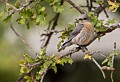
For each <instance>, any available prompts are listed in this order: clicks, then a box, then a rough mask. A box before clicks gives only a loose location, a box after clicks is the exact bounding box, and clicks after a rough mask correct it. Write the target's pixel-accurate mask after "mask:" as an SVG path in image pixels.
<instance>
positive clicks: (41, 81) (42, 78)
mask: <svg viewBox="0 0 120 82" xmlns="http://www.w3.org/2000/svg"><path fill="white" fill-rule="evenodd" d="M47 71H48V68H47V69H45V71H44V73H43V75H42V77H41V80H40V82H43V80H44V77H45V75H46V73H47Z"/></svg>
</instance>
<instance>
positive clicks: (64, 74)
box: [0, 0, 120, 82]
mask: <svg viewBox="0 0 120 82" xmlns="http://www.w3.org/2000/svg"><path fill="white" fill-rule="evenodd" d="M9 1H10V2H11V3H12V2H14V0H9ZM78 1H79V0H78ZM78 1H77V0H75V2H76V4H77V2H78ZM80 1H82V0H80ZM83 3H84V2H83ZM45 5H47V4H45ZM65 5H66V7H65V11H64V12H63V14H61V16H60V21H59V22H58V27H59V28H57V29H61V28H65V27H66V24H67V22H73V21H75V18H77V17H78V16H79V13H78V12H77V11H76V10H74V9H71V8H70V7H69V5H68V4H67V3H65ZM78 5H79V4H78ZM4 7H5V6H4V4H3V3H2V2H0V12H1V11H3V10H4ZM50 9H51V8H49V7H48V8H47V11H48V12H51V10H50ZM66 10H67V11H66ZM111 14H112V17H114V16H113V15H114V14H115V13H114V14H113V13H110V15H111ZM53 15H54V13H53V12H51V14H50V15H49V16H48V20H50V18H52V17H53ZM115 16H117V17H118V19H119V14H118V13H117V15H116V14H115ZM4 17H5V15H4ZM4 17H2V18H0V82H15V81H16V79H17V78H18V76H19V69H20V67H19V61H20V59H21V58H22V54H23V53H30V54H31V52H30V50H28V48H27V47H26V46H25V45H24V44H23V43H22V42H21V41H20V40H19V39H18V38H17V37H16V35H15V34H14V33H13V32H12V30H11V29H10V28H9V24H4V23H3V22H2V20H3V19H4ZM100 17H102V18H104V17H103V15H101V16H100ZM63 20H64V21H63ZM47 22H48V21H47ZM13 23H15V21H14V20H13ZM14 25H15V26H16V27H15V28H16V29H17V30H18V31H19V32H20V33H22V36H24V37H25V39H27V41H28V42H29V44H31V45H32V46H33V48H34V49H36V51H39V48H40V45H39V44H41V43H40V40H39V38H38V37H39V36H38V37H36V35H35V33H36V34H37V35H38V34H39V32H40V33H41V32H43V29H45V28H46V27H47V26H44V28H39V29H36V28H31V29H30V30H27V29H26V28H22V27H20V26H18V25H17V24H14ZM33 27H34V26H33ZM36 30H37V31H36ZM38 30H39V31H38ZM115 33H117V36H118V35H119V33H120V30H118V31H115ZM115 33H114V34H113V35H109V36H108V38H109V39H110V37H112V36H114V35H116V34H115ZM36 38H37V39H36ZM114 38H115V39H114ZM116 38H117V37H112V38H111V39H113V41H112V40H106V37H105V38H104V39H103V40H102V41H101V42H103V43H96V42H98V41H96V42H95V44H92V46H91V47H90V49H91V50H95V49H96V50H99V49H101V50H100V51H103V52H104V53H106V54H109V52H111V51H112V47H113V45H112V44H113V42H114V41H116V42H120V41H119V40H120V37H119V36H118V38H117V39H116ZM56 39H58V37H56V38H53V40H56ZM118 39H119V40H118ZM36 40H37V42H35V41H36ZM108 41H111V42H109V43H110V44H108ZM37 43H38V44H37ZM53 43H54V42H53ZM55 43H56V44H57V42H55ZM101 44H102V45H105V44H106V45H107V46H109V47H107V46H106V47H107V49H106V48H103V46H102V47H101ZM96 45H97V46H96ZM118 46H119V47H120V45H118ZM48 47H52V50H49V49H48V53H54V49H56V45H55V44H54V45H50V46H48ZM92 47H94V48H92ZM119 47H117V48H118V49H119ZM77 55H79V53H77ZM119 58H120V56H118V58H117V59H116V60H115V69H116V70H115V72H114V74H113V75H114V79H115V82H119V81H120V60H119ZM74 60H75V62H74V63H73V65H69V64H66V65H65V66H64V67H63V66H60V65H57V66H58V72H57V73H56V74H55V73H54V72H53V70H49V71H48V73H47V75H46V77H45V80H44V81H45V82H111V80H110V72H106V74H107V79H105V80H104V79H103V77H102V74H101V72H100V70H99V69H98V68H97V67H96V65H95V64H94V63H93V62H91V61H87V60H83V55H82V57H81V58H80V57H78V56H76V57H74ZM97 60H98V61H99V62H101V61H103V59H101V58H100V59H99V58H97Z"/></svg>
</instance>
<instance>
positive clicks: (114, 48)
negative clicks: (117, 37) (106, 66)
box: [111, 43, 116, 82]
mask: <svg viewBox="0 0 120 82" xmlns="http://www.w3.org/2000/svg"><path fill="white" fill-rule="evenodd" d="M115 52H116V43H114V47H113V54H112V66H111V68H113V66H114V58H115V57H114V56H115ZM113 73H114V70H112V71H111V80H112V82H114V79H113Z"/></svg>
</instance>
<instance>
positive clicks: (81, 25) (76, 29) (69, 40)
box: [59, 23, 84, 51]
mask: <svg viewBox="0 0 120 82" xmlns="http://www.w3.org/2000/svg"><path fill="white" fill-rule="evenodd" d="M83 27H84V25H83V24H80V23H79V24H78V25H77V27H76V28H75V30H73V31H72V32H71V33H70V38H69V39H68V40H67V41H66V42H65V43H64V44H63V45H61V48H60V49H59V51H61V50H62V49H64V48H65V47H66V46H70V45H71V40H72V39H73V38H74V37H75V36H76V35H77V34H78V33H80V31H81V30H82V28H83Z"/></svg>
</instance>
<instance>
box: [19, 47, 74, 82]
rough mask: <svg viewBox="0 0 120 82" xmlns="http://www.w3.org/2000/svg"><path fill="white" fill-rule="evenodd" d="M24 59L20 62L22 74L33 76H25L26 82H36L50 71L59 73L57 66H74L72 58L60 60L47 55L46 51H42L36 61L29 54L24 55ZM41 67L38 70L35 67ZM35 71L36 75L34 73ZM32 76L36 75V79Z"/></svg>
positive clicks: (58, 57)
mask: <svg viewBox="0 0 120 82" xmlns="http://www.w3.org/2000/svg"><path fill="white" fill-rule="evenodd" d="M23 56H24V59H21V61H20V64H19V65H20V66H21V68H20V74H29V73H30V74H31V75H25V76H24V78H25V79H26V82H30V81H33V82H36V81H38V80H40V79H41V77H42V75H43V74H44V73H45V72H46V70H48V69H53V70H54V72H55V73H56V72H57V67H56V64H60V65H63V66H64V64H65V63H69V64H72V63H73V61H72V59H71V58H68V57H64V58H60V56H57V57H56V56H55V55H54V54H53V55H51V56H49V55H48V54H46V49H45V48H44V49H42V50H41V51H40V53H39V56H38V57H37V58H35V59H33V58H31V57H30V56H29V55H27V54H23ZM37 66H39V68H38V69H35V67H37ZM33 70H34V73H33ZM32 74H34V75H35V77H34V78H32Z"/></svg>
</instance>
